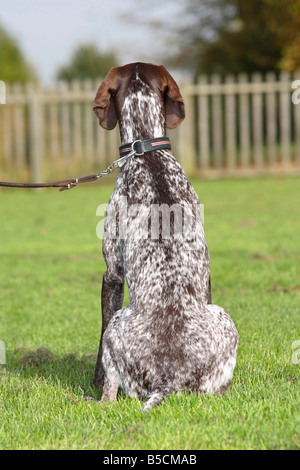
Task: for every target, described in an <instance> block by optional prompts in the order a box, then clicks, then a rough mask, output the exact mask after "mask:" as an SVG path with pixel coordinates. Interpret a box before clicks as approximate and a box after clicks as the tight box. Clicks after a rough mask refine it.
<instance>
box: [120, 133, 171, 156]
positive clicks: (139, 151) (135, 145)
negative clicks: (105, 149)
mask: <svg viewBox="0 0 300 470" xmlns="http://www.w3.org/2000/svg"><path fill="white" fill-rule="evenodd" d="M164 149H166V150H170V149H171V144H170V139H169V138H168V137H156V138H155V139H148V140H135V141H134V142H131V143H129V144H124V145H121V147H119V152H120V155H121V157H124V156H125V155H127V154H128V153H130V152H132V151H133V150H134V151H135V152H136V153H135V155H137V156H138V155H144V153H146V152H153V151H154V150H164Z"/></svg>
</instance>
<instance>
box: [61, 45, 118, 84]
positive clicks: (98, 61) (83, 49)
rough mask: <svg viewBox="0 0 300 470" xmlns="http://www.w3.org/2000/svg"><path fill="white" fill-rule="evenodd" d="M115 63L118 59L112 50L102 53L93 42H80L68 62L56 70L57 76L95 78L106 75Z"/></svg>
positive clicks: (70, 78) (69, 78)
mask: <svg viewBox="0 0 300 470" xmlns="http://www.w3.org/2000/svg"><path fill="white" fill-rule="evenodd" d="M116 65H118V60H117V56H116V54H115V53H114V52H107V53H103V52H101V51H99V49H98V48H97V46H96V45H95V44H92V43H91V44H81V45H79V46H78V47H77V48H76V49H75V50H74V52H73V55H72V57H71V60H70V62H69V64H67V65H64V66H62V67H61V68H60V69H59V70H58V72H57V78H59V79H62V80H73V79H75V78H78V79H85V78H91V79H97V78H99V77H104V76H106V75H107V73H108V71H109V70H110V69H111V67H115V66H116Z"/></svg>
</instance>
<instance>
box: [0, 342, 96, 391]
mask: <svg viewBox="0 0 300 470" xmlns="http://www.w3.org/2000/svg"><path fill="white" fill-rule="evenodd" d="M9 357H10V358H9V361H8V363H7V365H6V369H7V371H8V372H9V373H11V374H18V375H19V376H22V377H24V378H30V377H36V376H37V377H44V378H45V379H46V380H49V381H52V382H55V383H57V382H59V383H60V384H61V386H62V387H66V388H68V389H71V390H73V391H74V392H77V393H78V392H80V393H82V394H89V395H91V396H93V397H94V398H96V399H97V400H99V399H100V398H101V395H102V389H97V388H96V387H94V386H93V385H92V381H93V377H94V370H95V364H96V359H97V356H96V354H87V355H85V354H84V355H82V356H81V357H80V358H79V357H78V356H77V355H76V354H72V353H68V354H64V355H57V354H53V353H52V352H51V351H50V350H49V349H47V348H44V347H42V348H38V349H26V348H17V349H15V350H14V351H13V352H12V353H11V354H10V355H9Z"/></svg>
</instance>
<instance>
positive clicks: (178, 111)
mask: <svg viewBox="0 0 300 470" xmlns="http://www.w3.org/2000/svg"><path fill="white" fill-rule="evenodd" d="M160 69H161V72H162V76H163V91H164V98H165V107H166V126H167V128H168V129H175V128H176V127H178V126H179V124H181V122H182V121H183V120H184V118H185V109H184V101H183V98H182V96H181V94H180V90H179V87H178V85H177V83H176V82H175V80H174V78H173V77H172V76H171V75H170V74H169V72H168V71H167V69H166V68H165V67H164V66H163V65H161V66H160Z"/></svg>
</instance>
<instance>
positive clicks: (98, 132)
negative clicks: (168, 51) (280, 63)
mask: <svg viewBox="0 0 300 470" xmlns="http://www.w3.org/2000/svg"><path fill="white" fill-rule="evenodd" d="M296 79H299V74H296V75H295V76H294V77H293V78H291V77H290V76H289V75H288V74H285V73H282V74H281V75H280V76H279V77H277V76H276V75H275V74H274V73H268V74H266V76H264V77H263V76H262V75H261V74H258V73H256V74H254V75H253V76H252V77H250V78H249V77H248V76H246V75H245V74H240V75H238V76H237V77H234V76H226V77H225V78H224V79H222V77H221V76H219V75H214V76H211V77H207V76H200V77H199V78H198V80H197V82H196V83H192V82H191V81H185V82H184V83H181V86H180V88H181V92H182V95H183V97H184V100H185V105H186V119H185V120H184V121H183V123H182V125H181V126H179V127H178V128H177V129H176V130H173V131H170V132H168V135H169V137H170V138H171V143H172V148H173V151H174V154H175V155H176V158H177V159H178V160H179V162H180V163H181V164H182V166H183V167H184V169H185V171H186V173H187V174H188V175H192V174H194V175H196V174H200V175H202V176H223V175H237V176H240V175H256V174H270V173H271V174H273V173H275V174H282V173H293V174H295V173H300V104H299V105H295V104H293V103H292V100H291V96H292V93H293V89H292V82H293V80H296ZM100 83H101V80H100V79H99V80H96V81H92V80H85V81H83V82H80V81H78V80H74V81H73V82H71V83H67V82H58V83H56V84H55V85H53V86H52V87H50V88H48V89H38V88H35V87H34V86H33V85H27V86H26V87H22V86H20V85H18V84H13V85H8V84H6V104H3V105H1V104H0V179H1V180H3V179H4V178H3V177H2V175H3V176H6V175H9V176H12V175H14V176H15V179H16V178H21V177H22V178H23V179H24V177H25V178H27V180H31V181H33V182H37V181H42V180H45V179H47V178H49V177H50V176H51V177H54V176H57V177H58V176H62V177H64V178H69V177H73V176H78V171H81V172H83V173H82V174H87V173H89V172H90V171H93V172H94V171H100V170H102V169H104V168H105V167H106V166H107V165H109V163H111V162H112V161H113V160H115V159H116V158H118V147H119V145H120V138H119V132H118V129H115V130H113V131H110V132H108V131H105V130H104V129H102V128H101V127H100V126H99V125H98V120H97V118H96V116H95V115H94V113H93V111H92V103H93V100H94V96H95V94H96V91H97V88H98V86H99V84H100Z"/></svg>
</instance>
